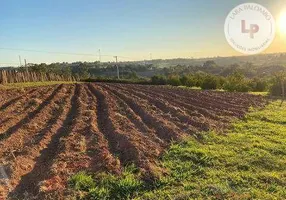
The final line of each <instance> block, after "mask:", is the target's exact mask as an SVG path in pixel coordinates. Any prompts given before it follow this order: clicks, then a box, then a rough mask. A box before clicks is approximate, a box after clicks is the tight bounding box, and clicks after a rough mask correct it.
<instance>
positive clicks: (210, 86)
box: [201, 75, 219, 90]
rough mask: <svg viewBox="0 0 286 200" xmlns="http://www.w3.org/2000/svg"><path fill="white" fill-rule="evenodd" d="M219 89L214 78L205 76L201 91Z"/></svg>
mask: <svg viewBox="0 0 286 200" xmlns="http://www.w3.org/2000/svg"><path fill="white" fill-rule="evenodd" d="M218 87H219V80H218V78H217V77H216V76H212V75H207V76H206V77H205V78H204V80H203V81H202V84H201V88H202V89H203V90H215V89H217V88H218Z"/></svg>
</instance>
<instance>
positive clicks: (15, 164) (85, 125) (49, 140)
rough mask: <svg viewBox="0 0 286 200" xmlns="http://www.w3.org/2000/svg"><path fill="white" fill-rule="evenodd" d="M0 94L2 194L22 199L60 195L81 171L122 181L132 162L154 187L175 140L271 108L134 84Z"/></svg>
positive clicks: (251, 98) (239, 98)
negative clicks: (4, 180) (256, 109)
mask: <svg viewBox="0 0 286 200" xmlns="http://www.w3.org/2000/svg"><path fill="white" fill-rule="evenodd" d="M0 93H1V96H0V147H1V148H0V159H1V160H0V163H1V164H0V165H2V166H3V168H4V170H5V172H6V173H7V175H8V177H9V183H6V184H1V185H0V194H1V195H2V196H3V197H5V196H7V195H8V193H9V190H10V193H9V195H10V196H11V197H15V198H16V197H17V198H19V199H23V198H24V197H25V195H28V196H37V195H39V194H40V195H41V194H48V193H54V192H55V191H56V192H57V193H61V192H62V191H65V189H66V188H67V183H68V181H69V178H70V177H71V176H72V175H74V174H76V173H78V172H80V171H87V172H91V173H99V172H110V173H111V174H115V175H120V174H122V173H123V171H124V168H125V167H126V166H129V165H131V164H134V166H135V167H136V168H137V169H138V170H139V171H140V174H141V179H142V180H143V181H144V182H154V181H155V180H157V179H158V177H160V176H161V175H164V174H166V173H167V172H166V170H165V167H164V166H162V165H161V163H160V162H159V161H158V158H159V157H160V156H161V155H162V154H163V153H164V152H165V150H166V149H167V148H168V147H169V146H170V145H171V143H172V142H174V141H180V140H181V139H183V138H185V137H188V136H191V137H193V138H195V140H197V141H200V140H203V136H202V135H201V133H202V132H206V131H210V130H215V131H217V132H218V133H222V131H223V130H226V129H227V128H229V126H230V123H231V122H232V121H233V120H234V119H236V118H237V119H243V118H244V117H245V115H246V114H247V112H248V110H249V108H250V107H263V106H265V105H266V100H265V99H264V98H263V97H261V96H255V95H250V94H246V93H227V92H217V91H199V90H189V89H183V88H174V87H168V86H141V85H131V84H130V85H123V84H107V83H86V84H58V85H53V86H43V87H29V88H25V89H21V90H19V89H9V90H0ZM1 195H0V197H1ZM61 195H63V194H61ZM0 199H1V198H0Z"/></svg>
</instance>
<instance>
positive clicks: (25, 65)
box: [24, 59, 27, 68]
mask: <svg viewBox="0 0 286 200" xmlns="http://www.w3.org/2000/svg"><path fill="white" fill-rule="evenodd" d="M24 61H25V68H27V60H26V59H24Z"/></svg>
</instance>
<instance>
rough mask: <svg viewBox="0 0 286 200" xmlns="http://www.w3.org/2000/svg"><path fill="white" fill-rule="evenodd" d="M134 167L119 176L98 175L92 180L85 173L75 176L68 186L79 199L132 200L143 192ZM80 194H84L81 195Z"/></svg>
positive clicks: (141, 183) (128, 168)
mask: <svg viewBox="0 0 286 200" xmlns="http://www.w3.org/2000/svg"><path fill="white" fill-rule="evenodd" d="M139 177H140V174H139V173H138V170H137V169H136V168H135V167H134V166H128V167H126V168H125V169H124V171H123V173H122V175H121V176H115V175H112V174H108V173H100V174H97V175H96V176H94V177H93V178H92V176H90V175H87V174H86V173H85V172H80V173H78V174H75V175H74V176H72V177H71V179H70V181H69V182H70V186H71V188H73V189H74V190H76V191H78V192H79V193H78V197H80V196H81V199H89V200H92V199H98V200H104V199H132V198H133V197H135V196H137V195H138V194H139V193H140V192H142V191H143V190H144V187H145V186H144V183H143V182H142V181H141V180H140V178H139ZM82 192H85V194H84V195H82Z"/></svg>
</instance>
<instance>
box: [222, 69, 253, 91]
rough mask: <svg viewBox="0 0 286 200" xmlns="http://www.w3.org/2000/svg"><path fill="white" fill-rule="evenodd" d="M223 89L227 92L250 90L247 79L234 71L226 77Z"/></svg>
mask: <svg viewBox="0 0 286 200" xmlns="http://www.w3.org/2000/svg"><path fill="white" fill-rule="evenodd" d="M223 89H225V90H227V91H229V92H248V91H249V90H250V88H249V86H248V81H247V80H246V79H245V77H244V75H243V74H242V73H240V72H234V73H233V74H231V75H230V76H228V77H227V78H226V81H225V83H224V85H223Z"/></svg>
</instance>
